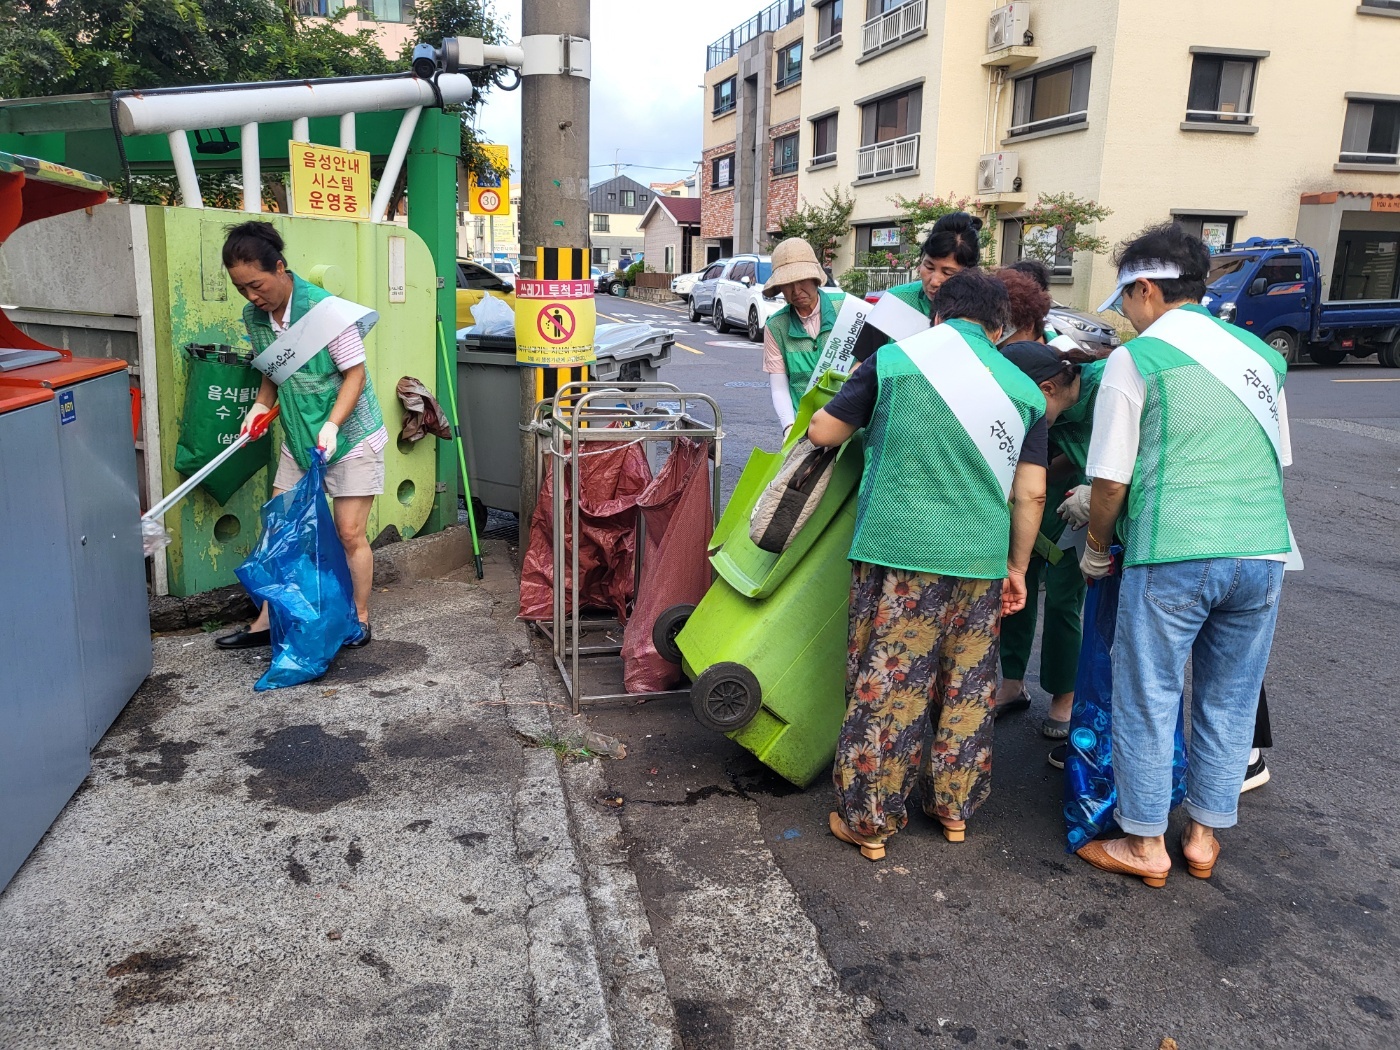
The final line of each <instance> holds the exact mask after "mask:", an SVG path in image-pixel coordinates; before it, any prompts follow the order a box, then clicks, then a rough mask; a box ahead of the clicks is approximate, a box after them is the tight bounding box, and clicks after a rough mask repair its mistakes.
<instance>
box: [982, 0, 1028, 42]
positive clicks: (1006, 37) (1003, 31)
mask: <svg viewBox="0 0 1400 1050" xmlns="http://www.w3.org/2000/svg"><path fill="white" fill-rule="evenodd" d="M1030 29H1031V5H1030V2H1029V0H1014V2H1013V3H1009V4H1007V5H1005V6H1004V7H998V8H997V9H996V10H995V11H993V12H992V16H991V19H990V20H989V21H988V23H987V50H988V51H1000V50H1002V49H1003V48H1007V47H1021V46H1023V45H1024V44H1025V43H1026V34H1027V33H1029V32H1030Z"/></svg>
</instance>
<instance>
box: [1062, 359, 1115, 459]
mask: <svg viewBox="0 0 1400 1050" xmlns="http://www.w3.org/2000/svg"><path fill="white" fill-rule="evenodd" d="M1107 363H1108V362H1107V361H1091V362H1090V363H1089V364H1087V365H1085V366H1084V367H1083V368H1082V369H1080V372H1079V400H1078V401H1076V402H1075V403H1074V404H1072V405H1070V406H1069V408H1067V409H1065V410H1064V411H1063V412H1061V413H1060V415H1059V418H1057V419H1056V420H1055V422H1054V423H1053V424H1051V426H1050V443H1051V445H1053V446H1054V448H1056V449H1058V450H1059V451H1061V452H1063V453H1064V454H1065V455H1066V456H1067V457H1069V461H1070V462H1071V463H1073V464H1074V467H1075V470H1076V471H1077V472H1078V475H1079V480H1077V481H1076V482H1075V484H1077V485H1082V484H1083V483H1084V481H1083V478H1084V467H1085V466H1086V465H1087V464H1088V461H1089V437H1090V434H1091V433H1092V431H1093V429H1094V398H1095V397H1096V396H1097V395H1098V392H1099V382H1100V380H1102V379H1103V370H1104V366H1105V365H1106V364H1107ZM1052 451H1053V450H1052Z"/></svg>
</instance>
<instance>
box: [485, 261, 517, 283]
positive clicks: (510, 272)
mask: <svg viewBox="0 0 1400 1050" xmlns="http://www.w3.org/2000/svg"><path fill="white" fill-rule="evenodd" d="M481 265H482V266H484V267H486V268H487V269H488V270H490V271H491V272H492V273H494V274H495V275H496V276H497V277H499V278H500V279H501V280H503V281H505V283H506V284H508V285H510V286H511V287H512V288H514V287H515V278H516V277H517V276H519V273H520V271H519V270H517V269H516V268H515V263H513V262H510V261H509V260H508V259H483V260H482V262H481Z"/></svg>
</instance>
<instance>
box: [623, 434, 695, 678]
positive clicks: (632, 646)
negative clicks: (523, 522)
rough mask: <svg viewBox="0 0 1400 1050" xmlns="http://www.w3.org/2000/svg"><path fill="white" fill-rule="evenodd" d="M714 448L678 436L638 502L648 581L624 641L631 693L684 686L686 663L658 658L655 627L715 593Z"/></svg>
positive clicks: (642, 587)
mask: <svg viewBox="0 0 1400 1050" xmlns="http://www.w3.org/2000/svg"><path fill="white" fill-rule="evenodd" d="M709 458H710V444H709V442H708V441H692V440H691V439H689V438H677V439H676V441H675V445H674V447H673V448H672V450H671V455H670V457H669V458H668V459H667V460H666V465H665V466H664V467H662V468H661V473H660V474H658V475H657V476H656V480H655V481H653V482H652V483H651V484H650V485H649V486H647V490H646V491H645V492H643V493H642V494H641V496H639V497H638V499H637V510H638V513H639V514H640V515H641V517H642V521H643V523H644V525H645V529H644V534H645V547H644V548H643V551H642V577H641V582H640V583H639V584H638V588H637V600H636V603H635V604H634V605H633V608H632V617H631V619H629V620H628V621H627V629H626V631H624V632H623V635H622V679H623V683H624V685H625V687H626V689H627V691H628V692H629V693H653V692H659V691H661V690H663V689H670V688H671V687H672V686H675V685H677V684H679V683H680V681H681V678H682V675H681V668H680V665H679V664H674V663H671V662H670V661H669V660H667V659H666V657H664V656H663V655H661V653H659V652H657V649H656V643H655V641H653V639H652V628H653V627H654V625H655V624H656V620H657V617H659V616H660V615H661V614H662V613H663V612H665V611H666V610H667V609H669V608H671V606H673V605H696V604H698V603H699V601H700V599H701V598H703V597H704V596H705V592H706V591H707V590H708V589H709V587H710V579H711V576H710V560H709V557H708V551H707V550H706V547H707V544H708V543H709V539H710V534H711V533H712V532H713V531H714V515H713V504H712V503H711V502H710V472H709Z"/></svg>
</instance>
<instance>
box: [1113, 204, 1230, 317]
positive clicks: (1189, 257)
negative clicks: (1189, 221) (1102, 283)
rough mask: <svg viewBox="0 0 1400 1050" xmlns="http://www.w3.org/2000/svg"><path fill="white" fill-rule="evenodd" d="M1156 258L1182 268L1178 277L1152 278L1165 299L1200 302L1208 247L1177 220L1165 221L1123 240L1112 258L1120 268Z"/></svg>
mask: <svg viewBox="0 0 1400 1050" xmlns="http://www.w3.org/2000/svg"><path fill="white" fill-rule="evenodd" d="M1156 261H1160V262H1165V263H1175V264H1176V265H1177V266H1179V267H1180V268H1181V276H1180V277H1171V278H1163V279H1160V280H1159V279H1158V278H1155V277H1154V278H1152V282H1153V283H1154V284H1156V285H1157V287H1158V288H1160V289H1162V298H1164V299H1165V300H1166V301H1167V302H1169V303H1179V302H1193V303H1199V302H1200V301H1201V299H1202V298H1203V297H1204V296H1205V294H1206V275H1207V274H1209V273H1210V249H1209V248H1207V247H1206V244H1205V241H1203V240H1201V239H1200V238H1199V237H1193V236H1192V235H1191V234H1189V233H1187V232H1186V230H1185V229H1183V228H1182V226H1181V225H1180V224H1179V223H1175V222H1164V223H1161V224H1160V225H1157V226H1149V227H1148V228H1147V229H1145V230H1143V231H1142V232H1141V233H1139V234H1138V235H1137V236H1136V237H1134V238H1132V240H1128V241H1124V242H1123V243H1122V244H1121V245H1119V247H1118V253H1117V254H1116V255H1115V256H1114V257H1113V263H1114V265H1115V266H1117V267H1118V268H1119V269H1120V270H1121V269H1123V267H1125V266H1132V265H1134V264H1141V263H1145V262H1156Z"/></svg>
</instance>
